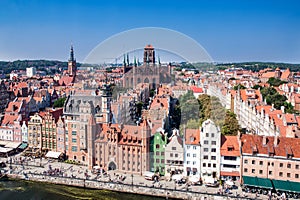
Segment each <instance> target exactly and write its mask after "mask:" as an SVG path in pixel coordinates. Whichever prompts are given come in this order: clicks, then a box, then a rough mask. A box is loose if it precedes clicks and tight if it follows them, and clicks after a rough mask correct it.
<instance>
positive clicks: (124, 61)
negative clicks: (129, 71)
mask: <svg viewBox="0 0 300 200" xmlns="http://www.w3.org/2000/svg"><path fill="white" fill-rule="evenodd" d="M123 65H124V67H126V59H125V54H124V59H123Z"/></svg>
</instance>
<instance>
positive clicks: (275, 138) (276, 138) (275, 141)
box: [274, 136, 279, 147]
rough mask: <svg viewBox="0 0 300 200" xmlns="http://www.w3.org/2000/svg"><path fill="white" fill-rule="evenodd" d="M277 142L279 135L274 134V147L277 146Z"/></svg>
mask: <svg viewBox="0 0 300 200" xmlns="http://www.w3.org/2000/svg"><path fill="white" fill-rule="evenodd" d="M278 144H279V137H278V136H275V137H274V147H277V146H278Z"/></svg>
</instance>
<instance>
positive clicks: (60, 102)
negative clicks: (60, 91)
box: [53, 97, 66, 108]
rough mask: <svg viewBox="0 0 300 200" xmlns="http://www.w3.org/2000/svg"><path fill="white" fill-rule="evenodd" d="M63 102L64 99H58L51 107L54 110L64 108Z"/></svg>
mask: <svg viewBox="0 0 300 200" xmlns="http://www.w3.org/2000/svg"><path fill="white" fill-rule="evenodd" d="M65 101H66V97H63V98H59V99H57V100H56V101H55V102H54V103H53V107H54V108H61V107H63V106H64V104H65Z"/></svg>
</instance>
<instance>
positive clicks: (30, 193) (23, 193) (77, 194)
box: [0, 180, 162, 200]
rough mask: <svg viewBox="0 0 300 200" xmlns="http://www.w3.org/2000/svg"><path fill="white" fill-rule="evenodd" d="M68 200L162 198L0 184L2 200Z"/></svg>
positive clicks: (17, 182) (35, 184)
mask: <svg viewBox="0 0 300 200" xmlns="http://www.w3.org/2000/svg"><path fill="white" fill-rule="evenodd" d="M6 199H8V200H19V199H20V200H22V199H24V200H41V199H45V200H51V199H54V200H68V199H88V200H89V199H101V200H102V199H103V200H104V199H105V200H114V199H122V200H129V199H130V200H139V199H145V200H150V199H151V200H152V199H153V200H156V199H157V200H158V199H162V198H157V197H151V196H143V195H135V194H127V193H121V192H112V191H107V190H96V189H83V188H77V187H69V186H62V185H54V184H46V183H38V182H29V181H21V180H9V181H2V182H0V200H6Z"/></svg>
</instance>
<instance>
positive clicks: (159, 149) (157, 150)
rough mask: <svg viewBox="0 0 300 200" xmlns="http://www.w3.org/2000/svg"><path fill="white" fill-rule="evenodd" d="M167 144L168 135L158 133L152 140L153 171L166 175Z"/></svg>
mask: <svg viewBox="0 0 300 200" xmlns="http://www.w3.org/2000/svg"><path fill="white" fill-rule="evenodd" d="M166 144H167V135H165V134H164V133H161V132H157V133H155V134H154V135H153V138H152V140H151V144H150V145H151V150H150V151H151V157H152V159H151V171H153V172H159V174H160V175H162V176H164V175H165V146H166Z"/></svg>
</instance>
